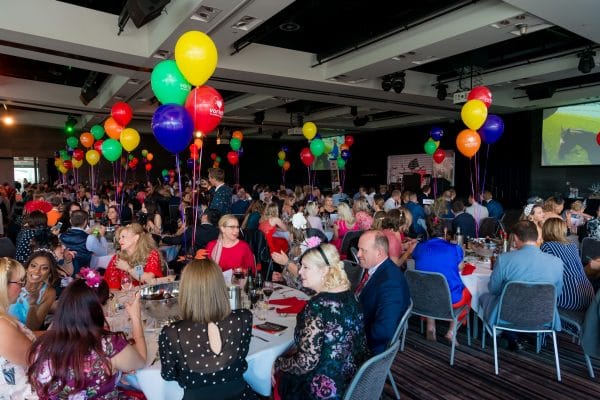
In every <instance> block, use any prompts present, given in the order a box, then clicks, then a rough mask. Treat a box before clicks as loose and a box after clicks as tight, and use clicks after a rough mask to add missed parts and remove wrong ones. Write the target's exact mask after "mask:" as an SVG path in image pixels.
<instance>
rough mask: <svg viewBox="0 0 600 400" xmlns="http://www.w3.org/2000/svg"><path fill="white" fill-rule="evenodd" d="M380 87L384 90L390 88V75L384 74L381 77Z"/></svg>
mask: <svg viewBox="0 0 600 400" xmlns="http://www.w3.org/2000/svg"><path fill="white" fill-rule="evenodd" d="M381 88H382V89H383V90H384V91H386V92H389V91H390V89H392V75H386V76H384V77H383V78H381Z"/></svg>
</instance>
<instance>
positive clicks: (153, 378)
mask: <svg viewBox="0 0 600 400" xmlns="http://www.w3.org/2000/svg"><path fill="white" fill-rule="evenodd" d="M291 297H296V298H298V299H303V300H307V299H308V297H307V296H306V295H305V294H304V293H303V292H301V291H299V290H296V289H293V288H290V287H287V286H283V285H278V284H274V291H273V294H272V296H271V298H270V299H272V300H275V299H284V298H291ZM279 307H285V306H279V305H270V306H269V307H268V309H267V310H264V309H263V310H262V313H261V314H260V315H259V313H258V312H253V325H254V326H255V325H257V324H262V323H265V322H272V323H275V324H279V325H283V326H285V327H286V328H285V329H284V330H282V331H281V332H276V333H268V332H266V331H263V330H259V329H257V328H253V329H252V338H251V340H250V348H249V350H248V355H247V356H246V361H247V363H248V369H247V370H246V372H245V373H244V379H245V380H246V382H247V383H248V384H249V385H250V387H252V389H253V390H254V391H255V392H256V393H258V394H260V395H262V396H267V397H268V396H270V395H271V390H272V387H271V370H272V367H273V363H274V362H275V359H276V358H277V357H278V356H280V355H281V354H283V353H284V352H285V351H287V350H288V349H289V348H290V346H291V345H292V344H293V341H294V328H295V326H296V315H297V314H279V313H277V308H279ZM259 317H260V318H261V319H259ZM263 318H264V319H263ZM147 325H148V326H147V328H146V329H145V337H146V344H147V349H148V357H147V358H148V364H147V365H146V367H144V368H142V369H139V370H137V371H136V372H135V377H136V378H137V385H138V386H139V389H140V390H142V391H143V392H144V395H145V396H146V398H147V399H148V400H164V399H169V400H179V399H182V398H183V388H181V387H180V386H179V384H178V383H177V382H176V381H166V380H164V379H163V378H162V377H161V375H160V368H161V364H160V357H158V336H159V334H160V331H161V328H160V327H156V326H153V323H149V324H147Z"/></svg>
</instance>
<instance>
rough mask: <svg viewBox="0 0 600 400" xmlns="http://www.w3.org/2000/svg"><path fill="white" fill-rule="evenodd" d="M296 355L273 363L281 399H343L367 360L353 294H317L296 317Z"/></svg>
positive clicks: (293, 353)
mask: <svg viewBox="0 0 600 400" xmlns="http://www.w3.org/2000/svg"><path fill="white" fill-rule="evenodd" d="M294 343H295V350H294V351H293V352H292V353H291V354H288V355H285V356H282V357H279V358H278V359H277V360H276V361H275V369H276V371H277V372H278V374H279V385H278V391H279V395H280V396H281V398H282V399H286V400H288V399H301V400H307V399H342V398H343V397H344V392H345V391H346V388H347V387H348V385H349V384H350V382H351V381H352V378H353V377H354V375H355V374H356V371H358V369H359V368H360V366H361V365H362V363H363V362H364V361H365V360H367V358H368V357H369V350H368V348H367V338H366V336H365V330H364V321H363V315H362V311H361V309H360V306H359V305H358V302H357V301H356V298H355V297H354V294H353V293H352V292H350V291H349V290H347V291H345V292H341V293H328V292H324V293H319V294H317V295H316V296H315V297H313V298H312V299H311V300H310V301H309V302H308V303H307V304H306V306H305V307H304V309H303V310H302V311H301V312H300V313H299V314H298V317H297V323H296V329H295V331H294Z"/></svg>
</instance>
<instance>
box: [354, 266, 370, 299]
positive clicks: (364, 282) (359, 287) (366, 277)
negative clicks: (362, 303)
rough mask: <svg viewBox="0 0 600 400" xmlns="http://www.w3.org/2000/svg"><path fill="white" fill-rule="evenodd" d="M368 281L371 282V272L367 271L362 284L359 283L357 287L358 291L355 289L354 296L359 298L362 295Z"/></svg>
mask: <svg viewBox="0 0 600 400" xmlns="http://www.w3.org/2000/svg"><path fill="white" fill-rule="evenodd" d="M368 280H369V271H365V273H364V274H363V277H362V278H361V280H360V282H358V285H357V286H356V289H354V294H355V295H356V296H357V297H358V296H359V295H360V292H361V291H362V290H363V288H364V287H365V284H366V283H367V281H368Z"/></svg>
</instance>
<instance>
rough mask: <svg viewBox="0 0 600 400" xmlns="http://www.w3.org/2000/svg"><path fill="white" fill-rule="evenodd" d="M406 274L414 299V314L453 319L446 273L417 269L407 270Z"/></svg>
mask: <svg viewBox="0 0 600 400" xmlns="http://www.w3.org/2000/svg"><path fill="white" fill-rule="evenodd" d="M404 274H405V276H406V281H407V283H408V287H409V289H410V295H411V297H412V301H413V310H412V312H413V314H417V315H421V316H427V317H431V318H435V319H445V320H451V319H453V317H454V313H453V311H452V296H451V295H450V288H449V287H448V282H447V281H446V277H445V276H444V275H442V274H440V273H439V272H426V271H417V270H407V271H406V272H405V273H404Z"/></svg>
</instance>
